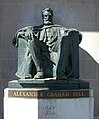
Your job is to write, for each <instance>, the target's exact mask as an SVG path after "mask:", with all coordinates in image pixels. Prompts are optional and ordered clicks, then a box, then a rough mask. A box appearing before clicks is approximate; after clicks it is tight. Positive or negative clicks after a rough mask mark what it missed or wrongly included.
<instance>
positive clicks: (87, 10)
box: [0, 0, 99, 119]
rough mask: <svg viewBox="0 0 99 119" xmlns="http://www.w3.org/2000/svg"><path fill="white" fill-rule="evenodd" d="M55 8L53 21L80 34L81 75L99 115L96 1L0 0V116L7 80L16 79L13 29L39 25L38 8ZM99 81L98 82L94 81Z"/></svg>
mask: <svg viewBox="0 0 99 119" xmlns="http://www.w3.org/2000/svg"><path fill="white" fill-rule="evenodd" d="M45 7H51V8H52V9H53V10H54V23H57V24H61V25H63V26H65V27H67V28H73V27H74V28H76V29H78V30H80V31H81V32H82V34H83V41H82V43H81V44H80V78H81V79H85V80H88V81H90V82H91V84H92V85H91V86H92V87H94V92H95V94H94V95H95V100H96V102H95V114H96V115H99V110H98V107H99V103H98V97H99V95H98V91H99V88H98V87H99V81H98V79H99V48H98V47H99V41H98V39H99V13H98V11H99V0H0V113H1V114H0V119H2V118H3V116H2V115H3V111H2V105H3V103H2V100H3V99H2V97H3V89H4V88H5V87H7V82H8V81H9V80H12V79H16V77H15V75H14V74H15V72H16V70H17V48H15V47H13V46H12V39H13V37H14V34H15V32H16V31H17V30H18V29H20V28H22V27H25V26H30V25H33V26H34V25H40V24H42V17H41V11H42V9H43V8H45ZM96 82H98V83H96Z"/></svg>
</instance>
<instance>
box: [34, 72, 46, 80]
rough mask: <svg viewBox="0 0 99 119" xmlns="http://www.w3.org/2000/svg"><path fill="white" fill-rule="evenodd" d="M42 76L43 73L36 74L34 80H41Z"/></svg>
mask: <svg viewBox="0 0 99 119" xmlns="http://www.w3.org/2000/svg"><path fill="white" fill-rule="evenodd" d="M43 78H44V75H43V72H37V74H36V75H35V76H34V79H43Z"/></svg>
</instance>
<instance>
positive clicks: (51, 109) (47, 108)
mask: <svg viewBox="0 0 99 119" xmlns="http://www.w3.org/2000/svg"><path fill="white" fill-rule="evenodd" d="M41 109H42V111H43V114H44V115H46V116H48V115H54V114H55V106H44V107H42V108H41Z"/></svg>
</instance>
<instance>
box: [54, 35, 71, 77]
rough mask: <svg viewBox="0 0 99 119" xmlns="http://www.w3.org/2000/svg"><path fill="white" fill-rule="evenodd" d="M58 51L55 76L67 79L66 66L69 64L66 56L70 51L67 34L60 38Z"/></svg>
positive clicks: (69, 41)
mask: <svg viewBox="0 0 99 119" xmlns="http://www.w3.org/2000/svg"><path fill="white" fill-rule="evenodd" d="M59 52H60V55H59V61H58V65H57V70H56V77H57V79H67V75H68V74H67V72H66V67H68V64H69V60H68V58H69V56H70V52H71V40H70V38H69V37H68V36H64V37H63V38H62V41H61V44H60V51H59Z"/></svg>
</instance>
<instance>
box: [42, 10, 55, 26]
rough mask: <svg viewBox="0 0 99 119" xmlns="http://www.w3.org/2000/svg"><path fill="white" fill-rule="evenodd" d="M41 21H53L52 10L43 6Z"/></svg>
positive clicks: (49, 22) (45, 22)
mask: <svg viewBox="0 0 99 119" xmlns="http://www.w3.org/2000/svg"><path fill="white" fill-rule="evenodd" d="M42 17H43V23H44V24H46V25H47V24H52V22H53V10H52V9H51V8H45V9H43V11H42Z"/></svg>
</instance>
